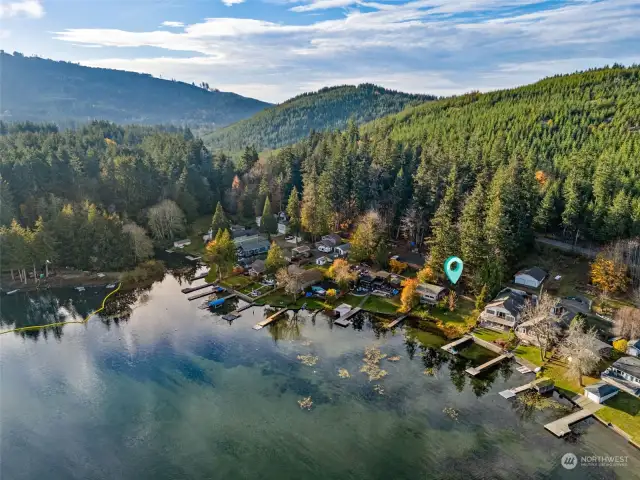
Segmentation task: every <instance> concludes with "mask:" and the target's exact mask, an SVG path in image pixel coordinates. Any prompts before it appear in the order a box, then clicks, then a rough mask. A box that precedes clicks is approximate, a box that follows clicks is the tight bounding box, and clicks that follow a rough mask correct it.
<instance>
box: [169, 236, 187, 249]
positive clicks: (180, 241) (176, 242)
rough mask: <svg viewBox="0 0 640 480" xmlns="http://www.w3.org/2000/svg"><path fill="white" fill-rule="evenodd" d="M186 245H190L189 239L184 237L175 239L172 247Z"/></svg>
mask: <svg viewBox="0 0 640 480" xmlns="http://www.w3.org/2000/svg"><path fill="white" fill-rule="evenodd" d="M187 245H191V240H189V239H188V238H185V239H184V240H177V241H175V242H173V246H174V248H184V247H186V246H187Z"/></svg>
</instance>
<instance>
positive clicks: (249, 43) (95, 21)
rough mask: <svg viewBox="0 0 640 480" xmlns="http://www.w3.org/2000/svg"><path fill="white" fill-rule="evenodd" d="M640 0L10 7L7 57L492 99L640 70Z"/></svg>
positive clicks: (244, 82)
mask: <svg viewBox="0 0 640 480" xmlns="http://www.w3.org/2000/svg"><path fill="white" fill-rule="evenodd" d="M639 45H640V0H408V1H407V0H373V1H368V0H0V48H2V49H3V50H5V51H7V52H13V51H19V52H22V53H24V54H25V55H38V56H41V57H45V58H52V59H55V60H67V61H72V62H78V63H80V64H82V65H90V66H97V67H106V68H115V69H124V70H131V71H136V72H144V73H150V74H152V75H155V76H162V78H175V79H176V80H182V81H186V82H196V83H200V82H203V81H204V82H207V83H209V85H210V86H211V87H215V88H219V89H220V90H224V91H232V92H236V93H239V94H242V95H245V96H250V97H254V98H259V99H261V100H265V101H270V102H282V101H284V100H286V99H287V98H290V97H293V96H295V95H298V94H300V93H302V92H307V91H312V90H317V89H319V88H322V87H325V86H331V85H342V84H359V83H365V82H366V83H375V84H378V85H382V86H384V87H387V88H392V89H396V90H402V91H406V92H415V93H429V94H435V95H452V94H460V93H465V92H469V91H473V90H479V91H488V90H495V89H499V88H507V87H512V86H517V85H522V84H526V83H531V82H534V81H536V80H538V79H540V78H543V77H546V76H549V75H555V74H560V73H569V72H573V71H576V70H583V69H587V68H592V67H600V66H604V65H607V64H609V65H610V64H613V63H616V62H617V63H622V64H625V65H630V64H634V63H636V64H637V63H640V49H638V46H639Z"/></svg>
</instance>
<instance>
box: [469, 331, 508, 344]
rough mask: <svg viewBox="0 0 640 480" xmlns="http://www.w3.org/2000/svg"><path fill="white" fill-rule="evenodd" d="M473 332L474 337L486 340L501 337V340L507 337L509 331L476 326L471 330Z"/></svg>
mask: <svg viewBox="0 0 640 480" xmlns="http://www.w3.org/2000/svg"><path fill="white" fill-rule="evenodd" d="M473 334H474V335H475V336H476V337H478V338H480V339H482V340H485V341H487V342H494V341H495V340H498V339H502V340H508V339H509V332H496V331H494V330H490V329H488V328H476V329H475V330H474V331H473Z"/></svg>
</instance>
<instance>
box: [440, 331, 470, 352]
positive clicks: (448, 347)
mask: <svg viewBox="0 0 640 480" xmlns="http://www.w3.org/2000/svg"><path fill="white" fill-rule="evenodd" d="M469 340H473V337H472V336H471V335H464V336H463V337H461V338H459V339H458V340H455V341H453V342H451V343H447V344H446V345H444V346H442V347H440V348H442V349H443V350H444V351H446V352H449V353H454V354H455V353H456V350H455V349H456V347H457V346H458V345H462V344H464V343H467V342H468V341H469Z"/></svg>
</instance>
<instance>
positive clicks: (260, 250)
mask: <svg viewBox="0 0 640 480" xmlns="http://www.w3.org/2000/svg"><path fill="white" fill-rule="evenodd" d="M233 243H235V245H236V253H237V255H238V258H239V259H240V258H247V257H253V256H256V255H262V254H265V253H267V252H268V251H269V248H270V247H271V244H270V243H269V240H267V239H266V238H265V237H263V236H262V235H251V236H243V237H239V238H236V239H234V240H233Z"/></svg>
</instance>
